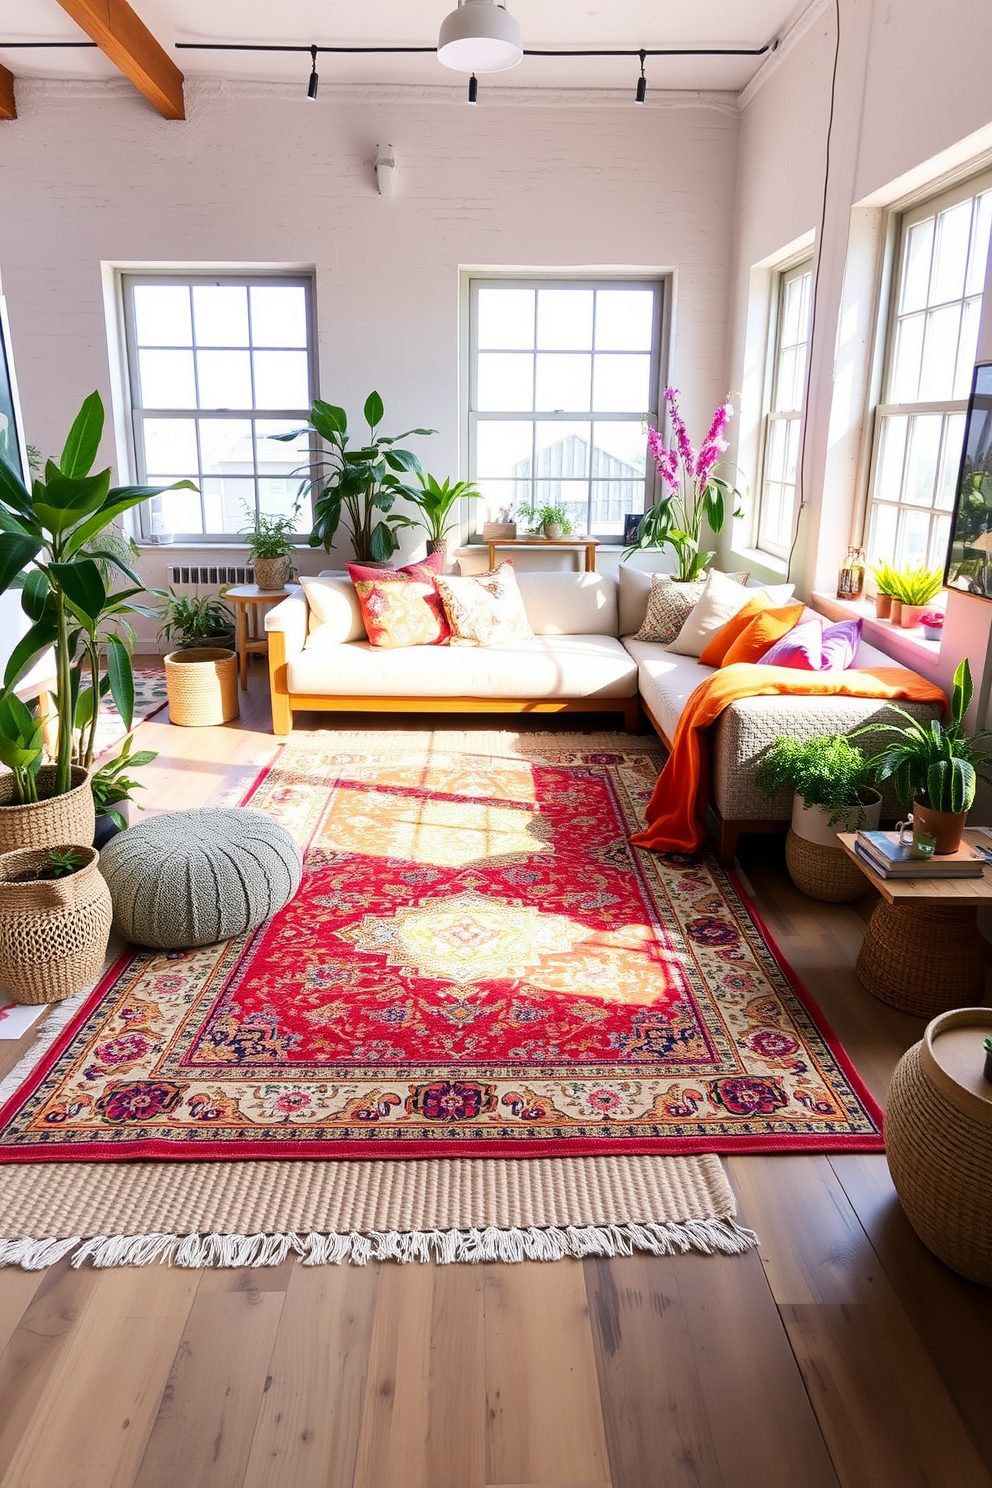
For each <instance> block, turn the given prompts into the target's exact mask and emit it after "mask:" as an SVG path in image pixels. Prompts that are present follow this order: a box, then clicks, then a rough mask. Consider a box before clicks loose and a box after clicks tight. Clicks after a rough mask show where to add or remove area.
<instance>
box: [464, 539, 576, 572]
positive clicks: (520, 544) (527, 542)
mask: <svg viewBox="0 0 992 1488" xmlns="http://www.w3.org/2000/svg"><path fill="white" fill-rule="evenodd" d="M487 541H488V546H489V567H490V568H495V567H496V549H497V548H584V549H585V555H586V573H595V572H596V549H597V547H598V546H599V539H598V538H596V537H497V538H492V539H487Z"/></svg>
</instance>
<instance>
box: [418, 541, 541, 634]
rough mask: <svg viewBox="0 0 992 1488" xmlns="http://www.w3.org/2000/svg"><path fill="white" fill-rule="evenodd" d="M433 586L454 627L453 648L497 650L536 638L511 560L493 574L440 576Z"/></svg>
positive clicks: (452, 629)
mask: <svg viewBox="0 0 992 1488" xmlns="http://www.w3.org/2000/svg"><path fill="white" fill-rule="evenodd" d="M434 582H435V583H436V585H437V592H438V594H440V596H441V603H442V604H443V605H444V612H445V614H446V615H447V617H448V624H449V625H450V626H451V645H452V646H498V645H499V643H500V642H501V641H516V640H520V639H521V638H522V637H524V636H532V635H533V634H534V632H533V631H532V630H531V628H530V623H529V621H528V619H527V611H526V610H525V609H524V602H523V599H522V598H521V596H520V590H519V588H518V587H517V576H516V574H515V573H514V572H513V564H512V563H511V562H510V561H509V560H507V562H505V563H501V564H500V565H499V567H498V568H494V569H493V570H492V571H491V572H490V573H482V574H472V575H470V576H469V577H468V578H452V577H451V576H450V575H447V574H438V576H437V578H436V579H435V581H434Z"/></svg>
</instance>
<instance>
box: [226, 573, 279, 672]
mask: <svg viewBox="0 0 992 1488" xmlns="http://www.w3.org/2000/svg"><path fill="white" fill-rule="evenodd" d="M287 592H288V591H287V590H285V589H260V588H259V587H258V585H257V584H235V585H234V586H233V588H231V589H225V590H224V591H223V596H222V597H223V599H224V601H225V603H227V604H230V605H232V606H233V608H234V625H235V636H236V646H237V651H238V664H239V667H240V672H241V691H242V692H247V691H248V657H249V656H250V655H252V654H253V653H255V652H259V653H262V654H264V653H266V652H267V651H268V649H269V642H268V639H267V637H266V636H265V635H263V634H262V633H261V631H260V629H259V624H258V620H259V613H260V611H261V610H262V608H264V606H266V605H274V604H279V602H280V601H281V600H283V599H285V598H286V594H287Z"/></svg>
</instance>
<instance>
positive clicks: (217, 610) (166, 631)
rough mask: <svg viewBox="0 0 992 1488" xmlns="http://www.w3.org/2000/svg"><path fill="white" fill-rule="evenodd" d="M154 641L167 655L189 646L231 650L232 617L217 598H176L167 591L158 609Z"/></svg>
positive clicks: (180, 595) (207, 596)
mask: <svg viewBox="0 0 992 1488" xmlns="http://www.w3.org/2000/svg"><path fill="white" fill-rule="evenodd" d="M158 614H159V620H160V621H161V624H160V625H159V631H158V638H159V640H160V641H166V642H168V645H169V650H170V651H186V650H188V649H189V648H190V647H191V646H211V647H217V646H221V647H226V648H227V649H228V650H233V649H234V616H233V615H232V613H231V611H230V609H229V608H228V606H227V605H226V604H225V603H224V601H223V600H222V599H221V597H220V595H219V594H200V595H189V594H177V593H176V592H175V590H173V589H170V590H169V594H168V598H167V599H166V600H165V601H164V603H163V604H161V605H160V606H159V610H158Z"/></svg>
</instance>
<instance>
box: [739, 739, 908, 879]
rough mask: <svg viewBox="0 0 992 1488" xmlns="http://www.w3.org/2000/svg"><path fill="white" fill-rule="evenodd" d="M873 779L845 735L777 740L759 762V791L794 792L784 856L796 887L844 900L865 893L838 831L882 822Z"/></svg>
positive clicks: (878, 799) (854, 865)
mask: <svg viewBox="0 0 992 1488" xmlns="http://www.w3.org/2000/svg"><path fill="white" fill-rule="evenodd" d="M872 778H873V767H872V765H871V762H870V761H869V760H867V759H866V758H865V756H864V754H863V753H862V752H861V750H860V749H859V748H858V746H857V745H856V744H852V743H851V741H850V739H849V738H848V737H847V735H846V734H823V735H817V736H816V737H814V738H812V739H793V738H778V739H776V740H775V742H774V744H773V745H772V746H771V748H770V749H769V750H768V752H767V754H766V755H765V757H764V759H762V760H761V761H760V762H759V764H758V769H757V771H756V774H755V782H756V784H757V786H758V789H759V790H761V791H763V792H764V793H765V794H766V795H768V796H775V795H777V794H778V793H779V792H780V791H782V790H791V791H792V793H793V801H792V823H791V826H790V828H789V834H788V837H787V839H786V847H785V858H786V863H787V865H788V869H789V875H790V877H791V879H792V881H793V883H794V884H795V885H796V888H797V889H801V890H802V891H803V893H804V894H809V896H810V897H811V898H813V899H823V900H826V901H827V902H828V903H832V904H844V903H846V902H848V901H849V900H851V899H857V898H859V897H860V896H861V894H863V893H864V888H865V881H864V878H863V877H862V875H861V872H860V870H859V869H858V867H857V865H856V864H855V863H852V862H851V861H850V859H848V857H847V856H846V854H845V852H844V850H843V848H842V847H841V845H840V843H839V842H838V841H837V833H838V832H854V831H857V830H858V829H860V828H866V827H867V828H875V827H877V826H878V822H879V817H880V814H881V810H882V798H881V796H880V795H879V793H878V791H877V790H875V789H874V788H873V786H872V784H871V781H872Z"/></svg>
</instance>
